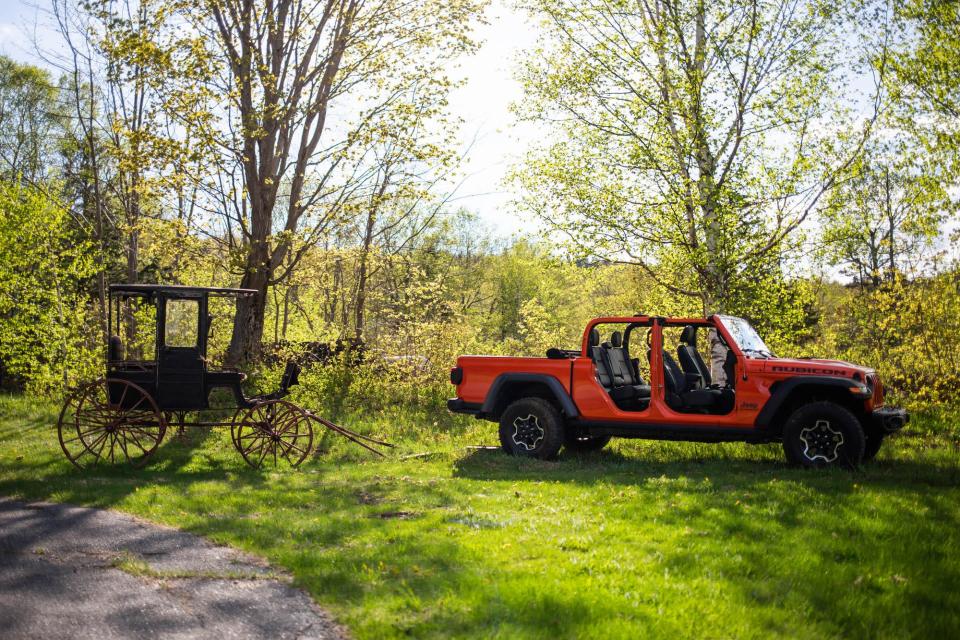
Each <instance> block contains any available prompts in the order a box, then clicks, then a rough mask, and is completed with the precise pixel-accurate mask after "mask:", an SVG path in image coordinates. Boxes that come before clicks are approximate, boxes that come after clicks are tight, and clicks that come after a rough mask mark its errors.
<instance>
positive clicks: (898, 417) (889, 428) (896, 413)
mask: <svg viewBox="0 0 960 640" xmlns="http://www.w3.org/2000/svg"><path fill="white" fill-rule="evenodd" d="M870 420H871V421H872V423H873V425H874V426H875V427H877V428H878V429H880V430H881V431H883V432H884V433H893V432H894V431H899V430H900V429H902V428H903V426H904V425H905V424H907V423H908V422H910V414H909V413H907V410H906V409H901V408H899V407H879V408H877V409H874V410H873V413H872V414H870Z"/></svg>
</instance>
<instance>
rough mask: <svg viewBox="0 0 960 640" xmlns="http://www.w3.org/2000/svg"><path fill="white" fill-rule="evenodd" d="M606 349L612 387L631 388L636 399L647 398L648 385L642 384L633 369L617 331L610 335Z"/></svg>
mask: <svg viewBox="0 0 960 640" xmlns="http://www.w3.org/2000/svg"><path fill="white" fill-rule="evenodd" d="M604 346H605V347H606V345H604ZM606 348H607V353H608V358H609V361H610V373H611V375H612V377H613V385H614V387H633V391H634V393H635V394H636V397H638V398H649V397H650V385H647V384H644V382H643V379H642V378H640V375H639V374H638V373H637V371H636V369H635V368H634V366H633V363H632V362H631V361H630V354H629V353H627V349H626V348H625V347H624V346H623V336H622V335H621V334H620V332H619V331H614V332H613V333H612V334H611V335H610V345H609V347H606Z"/></svg>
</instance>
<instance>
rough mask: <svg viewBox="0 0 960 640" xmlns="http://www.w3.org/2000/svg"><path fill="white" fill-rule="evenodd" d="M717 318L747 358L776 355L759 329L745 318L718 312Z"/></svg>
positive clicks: (762, 357)
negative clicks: (761, 335)
mask: <svg viewBox="0 0 960 640" xmlns="http://www.w3.org/2000/svg"><path fill="white" fill-rule="evenodd" d="M717 318H718V319H719V320H720V322H721V323H723V327H724V328H725V329H726V330H727V333H728V334H729V336H730V338H731V340H733V342H734V344H736V345H737V348H738V349H740V352H741V353H743V355H744V356H746V357H747V358H756V357H758V356H759V357H760V359H767V358H775V357H776V356H775V355H773V351H771V350H770V347H768V346H767V343H766V342H764V341H763V338H761V337H760V334H759V333H758V332H757V330H756V329H754V327H753V325H752V324H750V322H749V321H748V320H746V319H745V318H740V317H738V316H727V315H720V314H717Z"/></svg>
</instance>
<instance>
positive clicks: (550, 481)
mask: <svg viewBox="0 0 960 640" xmlns="http://www.w3.org/2000/svg"><path fill="white" fill-rule="evenodd" d="M57 411H58V407H56V406H53V405H52V404H50V403H48V402H47V401H45V400H38V399H28V398H18V397H9V396H7V397H0V495H12V496H21V497H24V498H37V499H47V500H55V501H64V502H72V503H76V504H83V505H95V506H101V507H109V508H113V509H118V510H120V511H125V512H128V513H133V514H136V515H139V516H143V517H146V518H149V519H151V520H154V521H157V522H162V523H166V524H170V525H175V526H177V527H180V528H182V529H185V530H188V531H192V532H194V533H198V534H201V535H204V536H207V537H209V538H211V539H213V540H215V541H218V542H222V543H226V544H230V545H234V546H236V547H240V548H242V549H245V550H248V551H251V552H254V553H257V554H260V555H262V556H264V557H266V558H268V559H269V560H271V561H272V562H274V563H276V564H277V565H279V566H281V567H284V568H286V569H287V570H289V571H290V572H291V573H292V574H293V575H294V576H295V578H296V580H297V582H298V583H299V584H300V585H301V586H302V587H303V588H305V589H306V590H307V591H309V592H310V593H311V594H313V596H314V597H315V598H316V600H317V601H318V602H319V603H320V604H321V605H323V606H324V607H326V608H327V609H328V610H330V611H331V612H332V613H333V614H334V615H335V616H336V617H337V618H338V619H339V620H340V621H341V622H342V623H344V624H345V625H346V626H347V627H349V628H350V630H351V631H352V632H353V634H354V635H355V636H356V637H358V638H387V637H411V636H412V637H418V638H422V637H458V636H459V637H499V638H550V639H551V640H553V639H557V638H641V637H664V638H680V637H684V638H749V637H763V638H766V637H770V636H785V637H791V638H831V637H859V638H905V637H918V638H943V639H944V640H946V639H947V638H956V637H960V557H958V555H960V429H958V428H957V427H956V426H955V425H952V424H946V423H945V422H944V421H940V422H937V421H933V420H932V419H929V418H928V419H924V418H922V417H920V418H918V419H916V420H915V421H914V422H913V423H911V424H910V425H909V430H908V431H907V432H906V433H904V434H901V435H899V436H897V437H895V438H893V439H892V440H890V441H889V442H888V443H887V444H886V445H885V448H884V450H883V451H881V453H880V456H879V460H878V461H877V462H876V463H874V464H871V465H869V466H867V467H866V468H864V469H863V470H861V471H858V472H843V471H837V472H809V471H803V470H799V469H791V468H788V467H786V466H785V465H784V463H783V461H782V460H783V459H782V453H781V450H780V448H779V447H778V446H773V445H770V446H753V447H751V446H748V445H740V444H725V445H706V444H687V443H659V442H643V441H614V443H613V444H612V445H611V446H610V447H609V448H608V449H606V450H604V451H602V452H599V453H594V454H589V455H584V456H579V457H576V456H574V457H571V456H569V455H563V456H562V457H561V459H560V461H559V462H550V463H548V462H537V461H523V460H516V459H512V458H509V457H507V456H505V455H503V454H501V453H499V452H496V451H484V450H468V449H466V445H470V444H495V443H496V434H495V427H494V425H492V424H490V423H485V422H483V423H480V422H476V421H473V420H467V419H464V420H460V419H454V418H452V417H451V418H447V417H440V418H432V419H430V420H428V419H426V418H421V419H417V418H414V417H410V416H404V415H403V414H398V415H388V414H376V413H375V414H369V415H364V416H363V417H357V418H354V419H349V418H347V419H344V420H343V422H344V423H346V424H347V425H348V426H352V427H354V428H359V429H360V430H361V431H365V432H369V433H378V434H381V435H385V436H387V437H388V438H391V439H393V440H394V441H397V442H399V443H400V447H399V449H398V451H397V452H396V453H394V454H392V457H391V458H389V459H387V460H378V459H373V458H372V456H371V455H369V454H366V453H364V452H362V450H360V449H359V448H348V447H347V446H346V445H344V444H342V443H339V442H335V443H329V442H325V443H324V444H325V446H327V445H330V449H329V450H328V451H327V453H326V454H325V455H324V456H322V457H320V458H318V459H316V460H312V461H310V462H308V463H305V465H304V467H302V468H301V469H300V470H299V471H293V472H284V473H275V472H257V471H254V470H252V469H249V468H247V467H246V466H245V465H244V463H243V461H242V460H241V458H240V456H239V454H237V453H236V452H235V451H233V450H232V448H231V445H230V439H229V435H228V433H227V432H225V431H222V430H221V431H215V432H210V433H207V432H202V433H201V432H197V433H194V434H191V435H190V436H188V437H187V438H184V439H179V440H178V439H176V438H169V440H168V442H167V443H166V444H165V445H164V446H163V447H161V449H160V450H159V451H158V453H157V455H156V457H155V460H154V462H153V464H151V465H150V466H149V467H148V468H147V469H144V470H140V471H136V470H128V469H122V468H121V469H99V470H95V471H92V472H80V471H77V470H75V469H74V468H73V467H72V466H71V465H70V464H69V463H68V462H67V461H66V459H65V458H64V457H63V455H62V453H61V452H60V450H59V447H58V445H57V440H56V429H55V424H56V414H57ZM434 419H438V420H440V424H436V423H434V422H433V420H434ZM418 434H419V436H418ZM417 436H418V437H419V442H418V441H417V440H415V438H416V437H417ZM419 452H430V455H428V456H421V457H413V458H406V459H403V458H402V456H404V455H409V454H413V453H419ZM51 551H55V550H51Z"/></svg>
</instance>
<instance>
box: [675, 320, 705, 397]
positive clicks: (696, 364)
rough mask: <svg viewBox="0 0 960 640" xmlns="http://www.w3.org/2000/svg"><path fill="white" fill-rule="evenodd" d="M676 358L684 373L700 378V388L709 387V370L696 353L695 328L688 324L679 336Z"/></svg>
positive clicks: (697, 352) (698, 353)
mask: <svg viewBox="0 0 960 640" xmlns="http://www.w3.org/2000/svg"><path fill="white" fill-rule="evenodd" d="M677 358H678V359H679V360H680V367H681V368H682V369H683V372H684V373H687V374H693V375H696V376H699V377H700V384H699V385H698V386H699V387H700V388H703V387H709V386H710V385H711V378H710V369H709V368H708V367H707V364H706V363H705V362H704V361H703V358H702V357H701V356H700V352H699V351H697V328H696V327H695V326H693V325H692V324H688V325H687V326H685V327H684V328H683V333H681V334H680V344H679V345H677Z"/></svg>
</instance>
